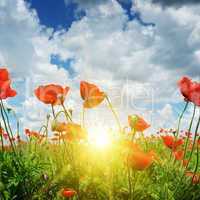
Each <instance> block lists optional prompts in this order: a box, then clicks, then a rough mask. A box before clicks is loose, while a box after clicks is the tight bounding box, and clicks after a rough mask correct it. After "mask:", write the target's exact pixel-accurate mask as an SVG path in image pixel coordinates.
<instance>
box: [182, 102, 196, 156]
mask: <svg viewBox="0 0 200 200" xmlns="http://www.w3.org/2000/svg"><path fill="white" fill-rule="evenodd" d="M195 112H196V106H195V105H194V110H193V114H192V119H191V121H190V125H189V129H188V132H187V139H186V143H185V148H184V156H183V160H184V159H185V157H186V153H187V147H188V142H189V138H190V132H191V129H192V124H193V121H194V116H195Z"/></svg>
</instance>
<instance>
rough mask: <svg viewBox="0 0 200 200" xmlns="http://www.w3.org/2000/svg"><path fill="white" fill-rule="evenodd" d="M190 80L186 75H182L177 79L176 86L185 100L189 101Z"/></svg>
mask: <svg viewBox="0 0 200 200" xmlns="http://www.w3.org/2000/svg"><path fill="white" fill-rule="evenodd" d="M192 84H193V83H192V80H191V79H190V78H188V77H185V76H184V77H182V78H181V79H180V80H179V81H178V86H179V89H180V92H181V94H182V95H183V96H184V98H185V100H186V101H190V93H191V87H192Z"/></svg>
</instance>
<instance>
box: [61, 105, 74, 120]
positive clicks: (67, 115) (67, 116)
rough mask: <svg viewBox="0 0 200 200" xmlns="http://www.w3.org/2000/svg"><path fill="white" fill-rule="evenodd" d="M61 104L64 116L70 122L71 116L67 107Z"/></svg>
mask: <svg viewBox="0 0 200 200" xmlns="http://www.w3.org/2000/svg"><path fill="white" fill-rule="evenodd" d="M61 105H62V107H63V110H64V113H65V116H66V118H67V119H69V120H70V121H71V122H72V118H71V116H70V114H69V113H68V111H67V109H66V108H65V105H64V104H63V103H62V104H61Z"/></svg>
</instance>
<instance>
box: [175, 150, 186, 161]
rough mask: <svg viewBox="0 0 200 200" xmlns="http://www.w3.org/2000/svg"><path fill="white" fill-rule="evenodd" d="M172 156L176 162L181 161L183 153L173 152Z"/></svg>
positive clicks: (179, 151)
mask: <svg viewBox="0 0 200 200" xmlns="http://www.w3.org/2000/svg"><path fill="white" fill-rule="evenodd" d="M173 154H174V157H175V159H176V160H182V159H183V156H184V151H183V150H178V151H174V152H173Z"/></svg>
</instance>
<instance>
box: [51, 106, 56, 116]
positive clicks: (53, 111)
mask: <svg viewBox="0 0 200 200" xmlns="http://www.w3.org/2000/svg"><path fill="white" fill-rule="evenodd" d="M51 111H52V114H53V117H54V119H55V118H56V114H55V110H54V107H53V105H52V104H51Z"/></svg>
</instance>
